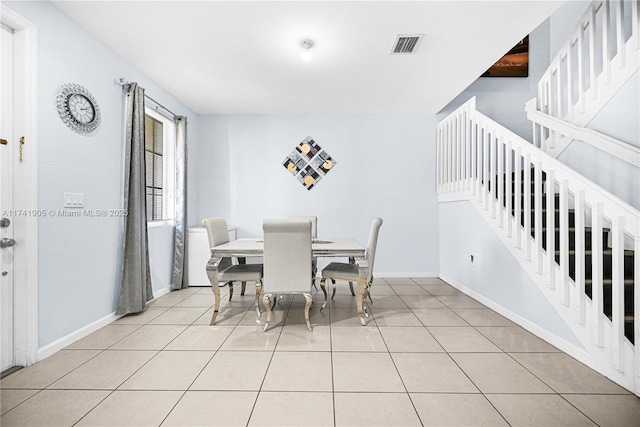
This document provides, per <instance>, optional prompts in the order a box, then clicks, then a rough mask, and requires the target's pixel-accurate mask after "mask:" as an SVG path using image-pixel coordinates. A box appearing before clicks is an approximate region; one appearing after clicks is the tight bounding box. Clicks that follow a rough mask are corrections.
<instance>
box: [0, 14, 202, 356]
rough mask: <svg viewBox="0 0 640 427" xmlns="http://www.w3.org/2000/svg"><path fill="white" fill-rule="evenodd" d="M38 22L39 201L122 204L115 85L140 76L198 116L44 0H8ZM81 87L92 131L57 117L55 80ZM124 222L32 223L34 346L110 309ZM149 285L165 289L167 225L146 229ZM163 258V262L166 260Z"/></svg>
mask: <svg viewBox="0 0 640 427" xmlns="http://www.w3.org/2000/svg"><path fill="white" fill-rule="evenodd" d="M4 5H5V6H8V7H9V8H11V9H13V10H15V11H16V12H17V13H19V14H20V15H22V16H23V17H25V18H26V19H28V20H30V21H31V22H33V23H34V24H35V25H36V26H37V28H38V69H39V78H38V86H39V87H38V94H39V95H38V135H39V140H38V145H37V149H38V159H39V164H38V200H39V202H38V203H39V206H38V208H40V209H46V210H50V209H53V210H56V211H57V210H58V209H62V206H63V193H64V192H73V193H84V202H85V209H86V210H89V209H94V210H95V209H117V208H121V207H122V185H123V162H124V158H123V134H124V130H123V129H124V128H123V116H124V95H123V91H122V89H121V88H120V86H118V85H116V84H115V83H114V82H115V80H116V79H117V78H119V77H125V78H127V79H128V80H130V81H137V82H139V83H140V85H141V86H143V87H145V88H146V90H147V94H150V95H151V96H153V98H154V99H156V100H158V101H159V102H161V103H162V104H163V105H165V106H167V107H168V108H169V109H171V110H172V111H174V112H175V113H176V114H184V115H186V116H189V117H190V118H193V120H191V121H190V130H192V131H193V133H194V134H196V135H197V134H198V132H197V118H195V117H194V116H195V115H194V114H193V112H191V111H190V110H188V109H187V108H186V107H185V106H184V105H182V104H181V103H179V102H178V101H177V100H176V99H175V98H173V97H172V96H170V95H169V94H168V93H166V92H165V91H164V90H162V89H161V88H160V87H159V86H157V85H156V84H155V83H154V82H152V81H151V80H150V79H149V78H147V77H146V76H145V75H143V74H141V73H140V72H139V71H138V70H136V69H135V68H133V67H132V66H131V65H130V64H128V63H127V62H125V61H124V60H123V59H122V58H120V57H119V56H117V55H116V54H115V53H114V52H113V51H111V50H110V49H109V48H107V47H106V46H105V45H104V44H102V43H100V42H98V41H97V40H96V39H95V38H93V37H92V36H91V35H89V34H88V33H87V32H86V31H84V30H83V29H82V28H81V27H80V26H78V25H77V24H76V23H74V22H72V21H71V20H69V19H68V18H67V17H66V16H65V15H63V14H62V13H60V12H59V11H58V9H56V8H55V7H54V6H52V5H51V4H50V3H48V2H4ZM65 83H78V84H80V85H82V86H84V87H85V88H87V89H88V90H89V91H90V92H91V93H92V94H93V95H94V96H95V98H96V99H97V101H98V103H99V106H100V110H101V114H102V126H101V128H100V130H99V132H98V133H97V134H96V135H95V136H92V137H85V136H80V135H77V134H75V133H73V132H72V131H71V130H69V129H68V128H67V127H66V126H65V125H64V124H63V123H62V121H61V120H60V118H59V117H58V113H57V111H56V108H55V102H54V101H55V95H56V90H57V88H58V87H59V86H61V85H62V84H65ZM122 230H123V222H122V220H121V219H118V218H88V217H80V218H77V217H73V218H65V217H59V216H55V215H54V216H47V217H46V218H42V219H41V220H40V221H39V223H38V233H39V236H38V237H39V238H38V256H39V269H38V275H39V284H38V320H39V322H38V332H39V343H38V345H39V347H40V348H41V347H43V346H45V345H47V344H50V343H52V342H54V341H56V340H58V339H60V338H62V337H64V336H66V335H68V334H70V333H73V332H75V331H77V330H79V329H81V328H83V327H85V326H87V325H89V324H91V323H93V322H95V321H97V320H99V319H101V318H103V317H105V316H108V315H110V314H111V313H113V312H114V311H115V308H116V303H117V299H118V293H119V283H120V274H121V269H122V259H121V255H120V254H121V246H122ZM149 240H150V246H151V257H152V259H153V260H155V262H154V264H153V265H154V267H158V266H159V267H158V268H154V271H153V272H152V276H153V277H154V284H153V285H154V289H155V290H158V289H161V288H162V287H165V286H166V283H167V282H168V281H169V280H170V277H167V271H168V270H167V266H166V264H167V262H169V263H171V256H170V254H167V253H166V250H167V248H168V247H170V246H171V242H172V240H173V232H172V230H171V228H167V227H165V229H164V230H163V229H156V230H153V231H152V232H150V234H149ZM167 260H168V261H167Z"/></svg>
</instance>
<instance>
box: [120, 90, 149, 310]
mask: <svg viewBox="0 0 640 427" xmlns="http://www.w3.org/2000/svg"><path fill="white" fill-rule="evenodd" d="M126 108H127V110H126V122H127V123H126V126H127V129H126V135H125V144H124V145H125V153H124V156H125V157H124V158H125V163H124V169H125V172H124V208H125V209H127V216H126V217H125V221H124V242H123V252H124V254H123V260H122V283H121V285H120V298H119V299H118V308H117V309H116V314H129V313H139V312H141V311H143V310H144V309H145V306H146V304H147V302H148V301H150V300H152V299H153V292H152V290H151V274H150V271H149V243H148V239H147V207H146V192H145V184H146V181H145V172H146V167H145V158H144V128H145V119H144V118H145V113H144V89H143V88H141V87H139V86H138V84H137V83H131V84H130V85H129V90H128V92H127V107H126Z"/></svg>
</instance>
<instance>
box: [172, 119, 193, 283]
mask: <svg viewBox="0 0 640 427" xmlns="http://www.w3.org/2000/svg"><path fill="white" fill-rule="evenodd" d="M175 122H176V193H175V202H176V218H175V224H176V225H175V239H174V252H173V277H172V278H171V289H174V290H177V289H182V288H188V287H189V278H188V269H187V264H186V261H187V256H188V254H187V233H186V228H185V223H186V220H187V118H186V117H184V116H177V117H176V118H175Z"/></svg>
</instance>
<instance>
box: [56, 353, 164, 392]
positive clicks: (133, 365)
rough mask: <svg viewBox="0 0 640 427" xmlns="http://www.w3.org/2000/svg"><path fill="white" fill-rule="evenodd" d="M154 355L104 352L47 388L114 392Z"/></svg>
mask: <svg viewBox="0 0 640 427" xmlns="http://www.w3.org/2000/svg"><path fill="white" fill-rule="evenodd" d="M156 354H157V352H155V351H130V350H106V351H103V352H102V353H100V354H99V355H97V356H96V357H94V358H93V359H91V360H89V361H88V362H87V363H85V364H84V365H82V366H80V367H78V368H77V369H75V370H74V371H72V372H70V373H69V374H67V375H65V376H64V377H62V378H61V379H60V380H58V381H56V382H55V383H53V384H51V385H50V386H49V388H55V389H84V390H115V389H116V388H117V387H118V386H119V385H120V384H122V383H123V382H124V381H125V380H126V379H127V378H129V377H130V376H131V375H133V373H134V372H136V371H137V370H138V369H140V368H141V367H142V366H143V365H144V364H145V363H147V362H148V361H149V360H151V358H152V357H154V356H155V355H156Z"/></svg>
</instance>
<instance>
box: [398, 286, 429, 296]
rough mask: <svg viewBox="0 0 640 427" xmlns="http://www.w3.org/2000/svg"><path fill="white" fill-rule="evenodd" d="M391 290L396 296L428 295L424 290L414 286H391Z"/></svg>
mask: <svg viewBox="0 0 640 427" xmlns="http://www.w3.org/2000/svg"><path fill="white" fill-rule="evenodd" d="M392 289H393V290H394V291H395V292H396V294H398V295H400V296H403V295H429V294H428V293H427V291H425V290H424V288H423V287H421V286H416V285H415V284H414V285H403V286H399V285H397V286H393V287H392Z"/></svg>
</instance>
